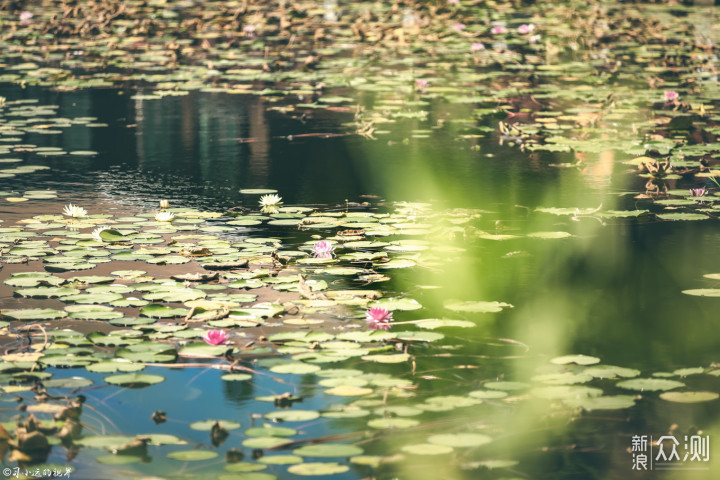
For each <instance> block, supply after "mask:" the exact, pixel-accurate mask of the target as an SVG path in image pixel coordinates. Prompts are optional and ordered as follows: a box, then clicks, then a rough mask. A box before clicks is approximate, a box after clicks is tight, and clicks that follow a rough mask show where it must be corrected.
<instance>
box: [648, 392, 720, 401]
mask: <svg viewBox="0 0 720 480" xmlns="http://www.w3.org/2000/svg"><path fill="white" fill-rule="evenodd" d="M718 397H720V395H718V394H717V393H715V392H663V393H661V394H660V398H662V399H663V400H666V401H668V402H676V403H701V402H710V401H712V400H717V398H718Z"/></svg>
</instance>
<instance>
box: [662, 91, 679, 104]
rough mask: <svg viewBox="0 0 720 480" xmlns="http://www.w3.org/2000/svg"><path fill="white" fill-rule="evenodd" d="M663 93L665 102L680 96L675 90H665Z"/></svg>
mask: <svg viewBox="0 0 720 480" xmlns="http://www.w3.org/2000/svg"><path fill="white" fill-rule="evenodd" d="M663 95H664V96H665V101H666V102H674V101H675V100H677V99H678V98H680V94H679V93H678V92H676V91H675V90H665V93H664V94H663Z"/></svg>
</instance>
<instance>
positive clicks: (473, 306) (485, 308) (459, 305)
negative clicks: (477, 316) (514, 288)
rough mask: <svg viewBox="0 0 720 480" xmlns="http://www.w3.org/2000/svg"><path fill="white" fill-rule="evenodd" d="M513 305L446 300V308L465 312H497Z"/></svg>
mask: <svg viewBox="0 0 720 480" xmlns="http://www.w3.org/2000/svg"><path fill="white" fill-rule="evenodd" d="M512 307H513V306H512V305H510V304H509V303H504V302H471V301H469V302H463V301H459V300H449V301H447V302H445V308H447V309H448V310H452V311H454V312H463V313H495V312H501V311H502V310H503V309H504V308H512Z"/></svg>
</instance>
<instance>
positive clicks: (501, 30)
mask: <svg viewBox="0 0 720 480" xmlns="http://www.w3.org/2000/svg"><path fill="white" fill-rule="evenodd" d="M490 33H492V34H493V35H503V34H505V33H507V28H505V27H504V26H502V25H495V26H494V27H492V28H491V29H490Z"/></svg>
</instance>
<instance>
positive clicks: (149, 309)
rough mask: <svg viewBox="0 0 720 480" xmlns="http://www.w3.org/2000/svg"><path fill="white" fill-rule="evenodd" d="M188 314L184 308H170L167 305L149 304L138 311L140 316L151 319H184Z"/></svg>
mask: <svg viewBox="0 0 720 480" xmlns="http://www.w3.org/2000/svg"><path fill="white" fill-rule="evenodd" d="M188 313H189V310H187V309H185V308H171V307H168V306H167V305H159V304H155V303H153V304H150V305H146V306H144V307H143V308H141V309H140V315H142V316H144V317H153V318H171V317H184V316H186V315H187V314H188Z"/></svg>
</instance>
